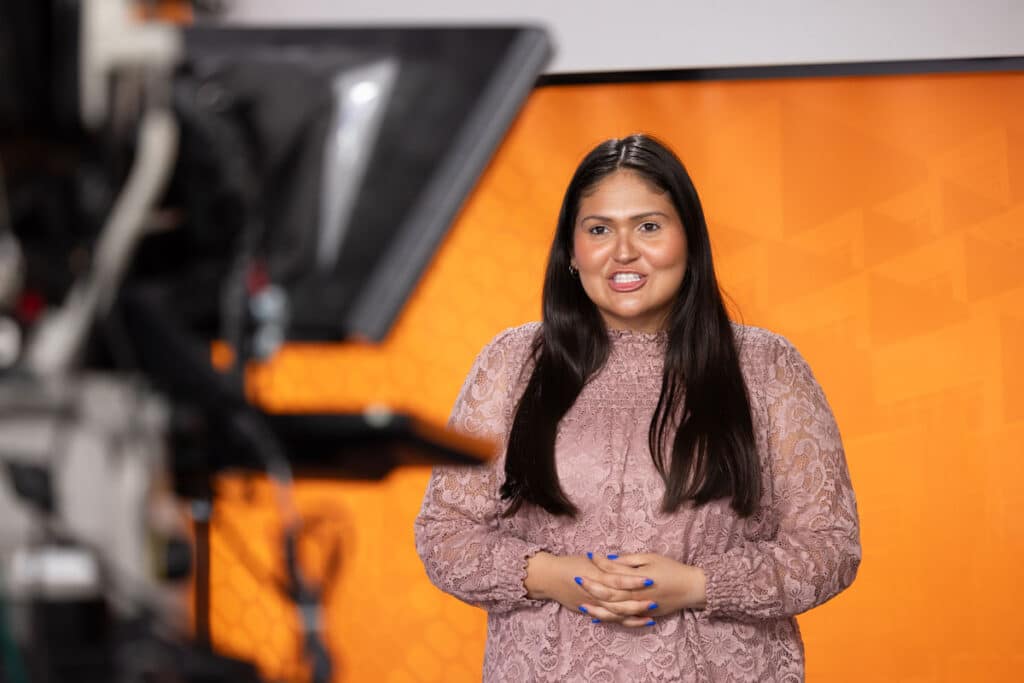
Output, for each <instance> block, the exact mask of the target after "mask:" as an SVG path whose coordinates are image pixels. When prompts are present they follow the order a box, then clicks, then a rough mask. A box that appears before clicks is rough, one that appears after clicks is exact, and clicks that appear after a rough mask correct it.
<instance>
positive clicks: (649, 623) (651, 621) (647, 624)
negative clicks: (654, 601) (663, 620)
mask: <svg viewBox="0 0 1024 683" xmlns="http://www.w3.org/2000/svg"><path fill="white" fill-rule="evenodd" d="M655 623H657V622H655V621H654V619H651V620H650V621H648V622H647V623H646V624H644V626H654V624H655Z"/></svg>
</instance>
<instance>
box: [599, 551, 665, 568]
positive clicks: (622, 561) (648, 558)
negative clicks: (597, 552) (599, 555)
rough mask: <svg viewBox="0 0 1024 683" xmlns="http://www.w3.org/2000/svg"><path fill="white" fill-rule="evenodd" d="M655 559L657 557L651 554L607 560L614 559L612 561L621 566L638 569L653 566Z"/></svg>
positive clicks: (637, 554)
mask: <svg viewBox="0 0 1024 683" xmlns="http://www.w3.org/2000/svg"><path fill="white" fill-rule="evenodd" d="M595 557H596V556H595ZM655 557H657V556H656V555H652V554H650V553H632V554H630V555H615V557H614V559H612V557H611V556H609V557H608V558H606V559H612V561H613V562H614V563H615V564H617V565H619V566H622V565H626V566H627V567H631V568H633V569H638V568H640V567H643V566H645V565H648V564H651V562H653V561H654V558H655Z"/></svg>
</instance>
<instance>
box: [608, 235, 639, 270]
mask: <svg viewBox="0 0 1024 683" xmlns="http://www.w3.org/2000/svg"><path fill="white" fill-rule="evenodd" d="M638 253H639V252H638V251H637V249H636V245H635V244H633V236H632V235H631V234H629V232H624V233H620V234H619V235H618V238H617V239H616V242H615V253H614V256H615V260H616V261H618V262H619V263H628V262H629V261H632V260H633V259H635V258H636V257H637V255H638Z"/></svg>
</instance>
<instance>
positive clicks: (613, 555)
mask: <svg viewBox="0 0 1024 683" xmlns="http://www.w3.org/2000/svg"><path fill="white" fill-rule="evenodd" d="M608 559H609V560H617V559H619V556H618V555H616V554H615V553H612V554H611V555H609V556H608Z"/></svg>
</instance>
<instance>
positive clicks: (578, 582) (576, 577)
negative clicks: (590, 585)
mask: <svg viewBox="0 0 1024 683" xmlns="http://www.w3.org/2000/svg"><path fill="white" fill-rule="evenodd" d="M572 580H573V581H575V582H576V583H577V584H578V585H580V586H582V585H583V579H581V578H580V577H578V576H575V577H573V579H572Z"/></svg>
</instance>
